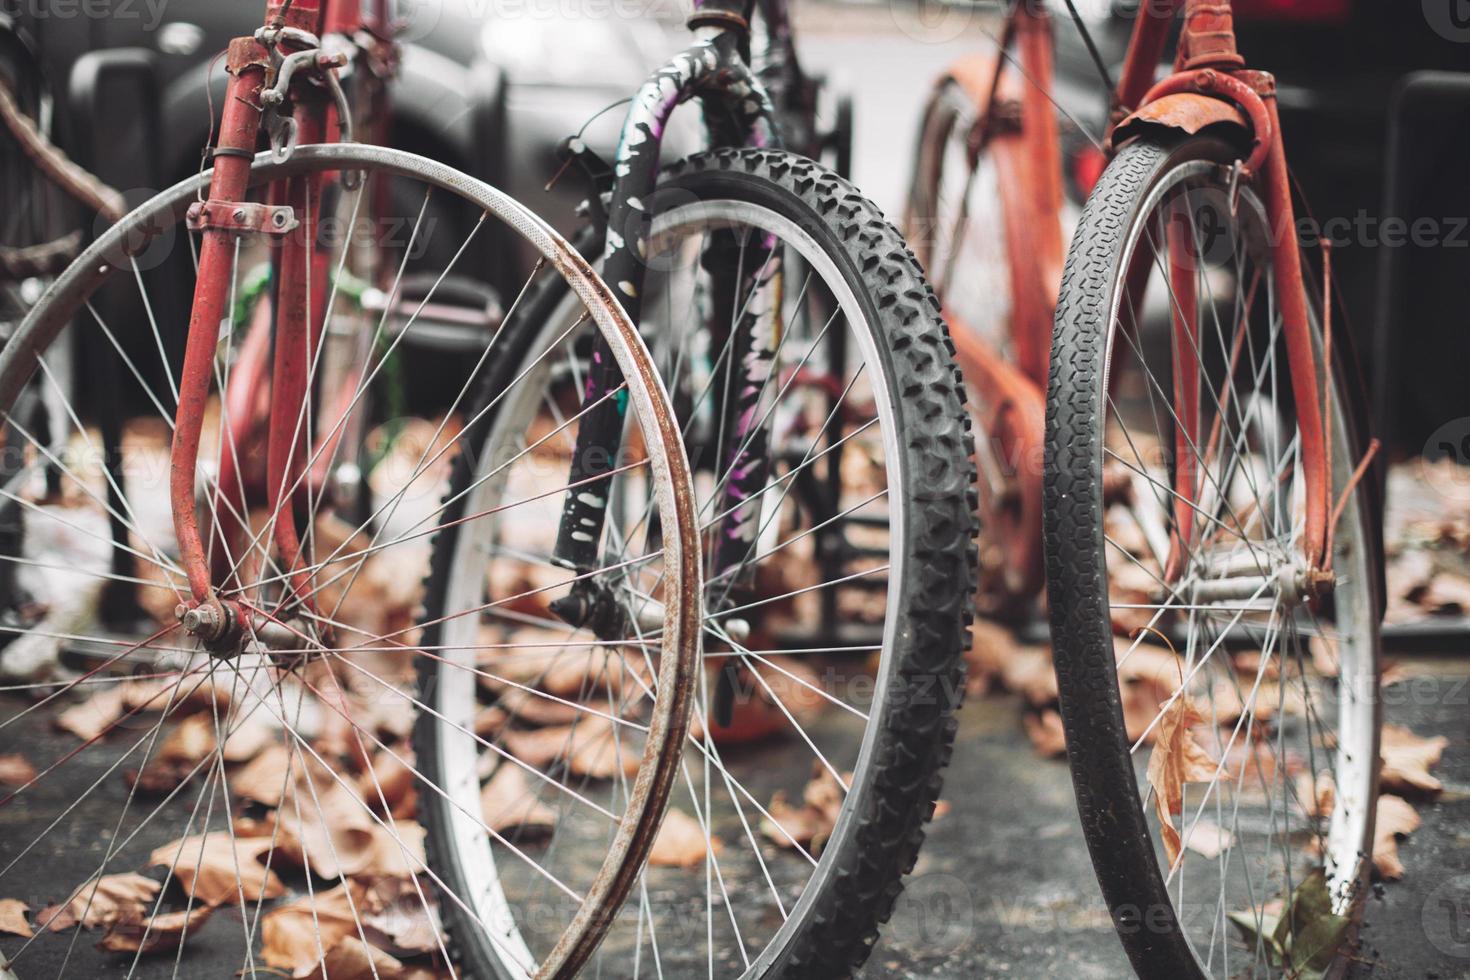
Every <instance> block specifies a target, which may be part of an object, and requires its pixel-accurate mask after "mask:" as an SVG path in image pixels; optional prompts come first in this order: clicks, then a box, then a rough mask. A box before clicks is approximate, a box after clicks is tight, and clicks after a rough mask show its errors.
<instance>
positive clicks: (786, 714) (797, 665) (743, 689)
mask: <svg viewBox="0 0 1470 980" xmlns="http://www.w3.org/2000/svg"><path fill="white" fill-rule="evenodd" d="M783 659H784V658H783ZM734 673H735V676H736V677H737V678H738V680H736V681H735V699H734V703H733V706H732V708H733V710H732V711H731V716H730V724H728V725H718V724H711V725H710V734H711V735H712V736H713V737H714V739H715V741H716V742H718V743H720V744H721V745H734V744H740V743H744V742H753V741H759V740H761V739H765V738H769V737H771V736H772V735H777V734H788V735H789V734H790V733H791V732H792V730H793V729H792V725H791V719H792V718H795V719H796V721H797V722H798V723H799V724H801V725H802V726H803V727H805V726H806V725H807V723H808V722H809V721H810V720H811V719H812V718H814V717H815V716H816V715H817V714H819V713H820V712H821V711H823V710H824V709H825V708H826V707H827V705H828V704H829V703H830V702H828V701H827V699H826V697H824V696H823V688H822V681H821V678H819V677H818V676H817V674H816V672H815V671H813V670H812V669H811V668H810V667H808V666H807V665H806V664H803V663H801V662H800V661H797V660H791V661H790V662H788V663H784V664H782V665H781V668H780V669H779V670H777V669H776V668H774V667H771V666H769V665H766V664H760V663H746V664H744V665H742V666H741V667H740V668H739V669H737V670H736V671H735V672H734ZM718 676H719V668H718V667H716V668H715V671H714V673H713V674H712V675H711V678H710V685H711V688H712V689H713V687H714V685H715V684H716V683H717V681H716V678H717V677H718ZM777 702H779V704H778V703H777ZM711 720H713V719H711Z"/></svg>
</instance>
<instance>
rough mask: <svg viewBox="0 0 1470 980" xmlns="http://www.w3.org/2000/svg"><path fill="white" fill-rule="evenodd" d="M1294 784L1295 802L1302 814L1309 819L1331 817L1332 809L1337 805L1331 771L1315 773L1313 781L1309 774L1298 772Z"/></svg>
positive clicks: (1335, 789)
mask: <svg viewBox="0 0 1470 980" xmlns="http://www.w3.org/2000/svg"><path fill="white" fill-rule="evenodd" d="M1294 782H1295V785H1296V802H1297V803H1298V804H1299V805H1300V806H1301V808H1302V812H1303V813H1305V814H1306V815H1307V816H1309V817H1330V816H1332V808H1333V807H1334V806H1335V805H1336V804H1337V783H1336V781H1335V780H1334V779H1333V778H1332V770H1331V769H1324V770H1322V771H1321V772H1319V773H1317V778H1316V779H1315V780H1314V779H1313V778H1312V774H1311V772H1308V771H1303V772H1299V773H1297V775H1296V779H1295V781H1294Z"/></svg>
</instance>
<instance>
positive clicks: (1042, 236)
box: [946, 0, 1331, 591]
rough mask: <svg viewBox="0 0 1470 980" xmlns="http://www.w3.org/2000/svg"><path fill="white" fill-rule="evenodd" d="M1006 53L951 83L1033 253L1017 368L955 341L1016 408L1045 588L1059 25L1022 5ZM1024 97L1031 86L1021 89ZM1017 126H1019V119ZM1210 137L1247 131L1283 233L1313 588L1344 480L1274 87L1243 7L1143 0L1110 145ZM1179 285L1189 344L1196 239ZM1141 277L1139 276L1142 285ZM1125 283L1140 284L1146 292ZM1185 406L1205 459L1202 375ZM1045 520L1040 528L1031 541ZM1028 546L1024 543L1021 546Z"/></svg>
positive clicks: (998, 398)
mask: <svg viewBox="0 0 1470 980" xmlns="http://www.w3.org/2000/svg"><path fill="white" fill-rule="evenodd" d="M1181 9H1182V11H1183V17H1184V23H1183V25H1182V28H1181V32H1180V37H1179V44H1178V49H1177V53H1176V57H1175V62H1174V70H1173V72H1172V73H1170V74H1169V75H1168V76H1167V77H1165V78H1164V79H1163V80H1161V81H1158V80H1156V78H1157V66H1158V64H1159V62H1160V60H1161V59H1162V58H1163V56H1164V51H1165V48H1166V46H1167V44H1168V39H1169V32H1170V29H1171V27H1172V25H1173V23H1174V19H1175V17H1176V15H1177V14H1178V13H1179V12H1180V10H1181ZM1001 43H1002V48H1003V50H1002V52H1001V54H1000V56H999V57H998V58H997V59H991V58H989V57H985V56H976V57H972V58H967V59H965V60H962V61H961V62H959V63H957V64H955V65H953V66H952V67H951V68H950V69H949V71H948V72H947V75H946V77H948V78H951V79H953V80H955V81H956V82H958V83H959V84H960V85H961V86H962V87H963V88H964V90H965V91H966V92H967V93H968V94H969V95H970V97H971V99H972V100H973V101H974V104H975V105H977V106H981V107H984V111H983V112H982V113H980V114H979V115H978V116H977V122H976V124H975V129H974V130H973V131H972V133H971V134H970V147H971V152H972V154H975V155H978V153H979V151H980V149H982V148H985V149H987V151H988V152H989V153H990V155H991V157H992V158H993V160H994V165H995V169H996V173H997V180H998V182H999V186H1000V194H1001V200H1002V205H1003V211H1004V236H1005V244H1006V250H1007V254H1008V255H1012V256H1026V257H1027V261H1026V262H1024V263H1020V262H1016V263H1011V270H1010V280H1011V297H1012V315H1011V324H1010V340H1011V343H1012V346H1013V348H1014V350H1015V360H1014V362H1011V361H1008V360H1007V359H1006V358H1004V357H1002V356H1001V354H1000V353H999V352H998V351H996V350H994V349H993V348H991V347H990V346H989V345H987V344H986V343H985V342H984V341H983V340H981V339H980V336H979V334H977V332H976V331H974V330H972V329H969V328H967V327H965V326H964V324H962V323H960V322H958V321H956V320H955V318H954V316H953V314H952V313H951V314H947V316H949V317H950V319H951V324H952V327H953V329H952V331H951V332H952V334H953V336H954V339H955V345H956V348H957V351H958V357H959V360H960V363H961V367H962V368H963V370H964V372H965V375H966V378H967V379H968V380H969V381H970V383H972V384H974V385H976V387H977V388H979V389H980V390H981V392H982V395H983V396H984V400H985V401H986V402H987V403H988V404H991V405H998V406H1002V410H1003V412H1004V417H999V418H994V419H987V420H983V421H984V424H985V426H986V430H987V431H986V433H984V435H986V436H988V437H989V438H990V440H991V444H992V445H995V446H996V447H997V448H999V449H1000V450H1001V451H1002V452H1003V453H1004V454H1005V458H1006V459H1007V460H1009V461H1011V462H1012V463H1013V464H1018V465H1016V467H1015V468H1016V471H1017V472H1018V474H1019V476H1020V481H1019V482H1020V486H1019V488H1018V489H1019V491H1020V493H1022V494H1023V495H1024V496H1025V497H1026V498H1031V499H1034V500H1035V501H1037V503H1036V504H1035V506H1034V507H1028V505H1027V503H1026V501H1025V500H1023V501H1021V510H1020V513H1021V515H1022V517H1021V522H1022V523H1023V524H1025V528H1024V530H1025V531H1026V533H1023V534H1020V535H1012V536H1010V540H1011V541H1012V543H1013V550H1020V549H1021V548H1023V547H1024V548H1026V551H1027V553H1026V554H1010V555H1008V562H1009V563H1010V565H1011V567H1013V568H1020V569H1025V570H1027V571H1028V575H1029V579H1028V584H1030V585H1031V586H1032V587H1034V588H1039V587H1040V582H1041V568H1040V552H1041V548H1040V514H1039V511H1040V504H1039V500H1040V486H1039V484H1040V476H1039V472H1037V470H1038V467H1035V466H1030V465H1027V463H1028V462H1029V461H1031V460H1033V459H1039V458H1040V447H1041V443H1042V428H1043V425H1042V418H1043V416H1044V397H1043V392H1044V391H1045V387H1046V383H1047V377H1046V373H1047V364H1048V362H1049V359H1050V343H1051V322H1052V316H1053V313H1054V310H1055V305H1056V297H1057V288H1058V285H1059V283H1060V279H1061V261H1062V254H1063V253H1062V248H1061V226H1060V202H1061V193H1060V183H1059V179H1060V177H1059V175H1060V172H1061V166H1060V162H1059V151H1058V145H1057V143H1058V137H1057V133H1058V127H1057V120H1056V110H1055V108H1054V106H1053V104H1052V101H1051V78H1052V30H1051V22H1050V17H1049V15H1048V14H1047V13H1046V11H1045V10H1044V9H1041V8H1040V7H1038V6H1037V5H1035V4H1030V3H1019V4H1017V5H1016V6H1015V8H1014V9H1013V10H1012V12H1011V14H1010V17H1009V19H1008V21H1007V25H1006V31H1005V37H1004V39H1003V40H1002V42H1001ZM1012 45H1014V46H1015V48H1016V50H1017V56H1018V60H1019V62H1020V65H1021V69H1022V71H1021V74H1022V75H1024V79H1017V78H1016V77H1015V73H1014V72H1007V71H1005V70H1004V62H1005V59H1006V57H1007V55H1006V49H1009V48H1010V47H1011V46H1012ZM1022 85H1024V89H1023V90H1020V91H1018V89H1020V88H1021V86H1022ZM1016 122H1019V125H1016ZM1145 123H1147V124H1153V125H1155V126H1164V127H1166V128H1170V129H1176V130H1183V131H1185V132H1188V133H1196V132H1198V131H1200V130H1201V129H1203V128H1204V127H1205V126H1208V125H1212V124H1217V123H1223V124H1227V125H1229V126H1230V127H1232V128H1234V129H1235V130H1236V131H1237V132H1239V133H1242V134H1244V135H1245V136H1246V137H1247V138H1248V143H1249V147H1250V152H1249V153H1248V155H1247V156H1246V158H1245V159H1244V160H1243V161H1241V163H1240V164H1239V166H1240V175H1241V176H1242V177H1245V178H1248V179H1249V178H1255V179H1256V180H1257V181H1258V185H1259V186H1260V188H1261V190H1262V200H1263V203H1264V206H1265V208H1266V212H1267V217H1268V220H1269V222H1270V227H1271V230H1272V254H1271V262H1272V271H1273V273H1274V276H1275V279H1276V283H1277V292H1278V296H1277V302H1278V304H1279V308H1280V310H1281V315H1282V321H1283V324H1282V330H1283V335H1284V337H1285V341H1286V354H1287V360H1288V365H1289V372H1290V377H1291V384H1292V389H1293V392H1294V395H1295V404H1296V413H1297V422H1298V425H1299V427H1300V431H1301V454H1302V466H1303V471H1304V474H1303V475H1304V478H1305V486H1306V527H1305V532H1304V542H1303V550H1304V554H1303V558H1304V559H1305V562H1306V566H1307V573H1308V578H1309V587H1310V588H1311V589H1312V590H1314V591H1315V590H1320V589H1323V588H1326V587H1329V586H1330V582H1331V556H1330V554H1329V553H1328V547H1329V545H1330V542H1331V532H1330V528H1329V523H1330V511H1331V507H1330V500H1329V496H1330V493H1331V482H1330V475H1329V472H1328V467H1329V460H1328V456H1327V448H1326V447H1327V441H1326V435H1325V431H1324V421H1323V419H1324V406H1323V403H1322V398H1321V393H1320V392H1319V383H1318V374H1317V363H1316V358H1315V354H1314V349H1313V342H1312V337H1311V318H1310V313H1309V309H1310V306H1309V302H1308V298H1307V292H1306V285H1305V282H1304V280H1303V268H1302V261H1301V252H1300V247H1299V242H1298V239H1297V231H1296V218H1295V214H1294V211H1293V205H1292V201H1291V184H1290V178H1289V175H1288V171H1287V165H1286V152H1285V147H1284V145H1283V143H1282V137H1281V124H1280V118H1279V115H1278V112H1277V105H1276V88H1275V80H1274V78H1273V77H1272V76H1271V75H1270V74H1268V73H1266V72H1262V71H1255V70H1251V69H1248V68H1246V66H1245V61H1244V59H1243V58H1242V57H1241V56H1240V54H1239V52H1238V51H1237V50H1236V45H1235V32H1234V24H1233V18H1232V14H1231V5H1230V3H1229V0H1148V2H1146V3H1144V4H1142V5H1141V7H1140V9H1139V12H1138V17H1137V20H1136V21H1135V23H1134V28H1133V34H1132V37H1131V39H1130V41H1129V45H1128V50H1127V54H1126V56H1125V59H1124V63H1123V68H1122V73H1121V75H1120V76H1119V80H1118V84H1117V87H1116V89H1115V90H1114V92H1113V104H1112V112H1111V115H1110V118H1109V124H1108V133H1107V139H1106V141H1105V146H1106V147H1107V149H1108V150H1109V152H1111V150H1112V147H1113V145H1114V142H1115V141H1118V140H1121V139H1123V138H1125V137H1127V136H1129V135H1132V133H1133V132H1135V131H1136V127H1139V126H1140V125H1141V124H1145ZM1169 238H1170V241H1169V247H1170V254H1171V256H1172V258H1171V271H1170V280H1171V287H1172V288H1173V289H1174V291H1175V302H1174V304H1173V307H1174V316H1173V321H1174V322H1173V330H1174V334H1175V345H1174V346H1175V348H1176V350H1189V349H1192V347H1191V345H1192V344H1193V343H1194V340H1195V337H1196V336H1197V333H1198V330H1197V326H1198V324H1197V320H1198V308H1197V307H1198V297H1197V296H1196V295H1195V292H1194V280H1193V277H1192V275H1190V274H1189V273H1188V272H1187V271H1186V270H1187V269H1188V268H1191V267H1192V264H1191V263H1190V262H1189V259H1190V256H1189V255H1188V249H1189V248H1190V247H1191V246H1190V243H1189V242H1188V241H1187V240H1186V237H1184V236H1179V235H1177V234H1171V235H1170V236H1169ZM1130 278H1133V277H1130ZM1125 288H1129V289H1141V288H1142V284H1141V283H1140V284H1137V285H1132V284H1130V285H1127V286H1126V287H1125ZM1174 373H1175V375H1176V378H1179V379H1180V380H1178V381H1176V388H1175V398H1176V400H1177V402H1178V409H1179V411H1178V414H1179V417H1180V420H1181V424H1179V425H1176V431H1175V439H1176V453H1175V458H1176V459H1177V460H1181V461H1183V460H1186V459H1192V458H1193V454H1192V453H1191V452H1187V451H1186V448H1187V447H1189V446H1200V445H1203V443H1202V442H1201V441H1200V437H1201V433H1200V431H1199V428H1200V413H1199V405H1200V390H1199V376H1198V374H1197V373H1195V372H1184V371H1176V372H1174ZM1175 469H1176V471H1175V474H1174V483H1175V491H1176V493H1177V497H1176V501H1175V510H1176V520H1175V522H1174V523H1175V528H1176V529H1175V532H1174V533H1175V536H1176V537H1175V540H1174V541H1172V542H1171V554H1170V556H1169V560H1168V568H1167V569H1166V572H1167V575H1166V578H1168V579H1170V580H1173V579H1174V578H1177V576H1178V575H1179V574H1180V573H1181V572H1182V565H1183V556H1184V554H1185V552H1186V549H1187V546H1188V545H1189V544H1191V542H1190V541H1188V540H1187V539H1185V538H1181V537H1179V536H1180V535H1188V534H1189V533H1190V531H1189V529H1190V528H1191V527H1192V526H1193V523H1194V522H1193V521H1192V520H1190V519H1189V513H1190V511H1191V510H1192V509H1193V507H1194V505H1195V503H1196V502H1197V501H1198V500H1199V496H1200V493H1201V490H1202V487H1201V479H1200V478H1201V474H1200V472H1199V469H1198V467H1194V466H1187V465H1179V466H1176V468H1175ZM1032 525H1034V531H1035V533H1030V531H1031V530H1033V528H1032ZM1015 542H1025V543H1026V544H1015Z"/></svg>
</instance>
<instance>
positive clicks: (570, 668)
mask: <svg viewBox="0 0 1470 980" xmlns="http://www.w3.org/2000/svg"><path fill="white" fill-rule="evenodd" d="M539 686H540V687H542V688H543V689H545V690H547V691H550V692H551V693H552V694H555V695H556V696H558V697H561V698H565V699H566V700H568V701H575V702H577V703H579V704H580V703H582V702H584V701H586V700H587V699H588V697H589V696H590V694H591V692H593V691H605V692H607V693H608V694H609V695H611V696H613V697H619V698H624V699H630V698H637V697H639V696H641V692H642V691H644V690H649V689H652V688H653V687H655V686H656V683H655V681H654V677H653V671H652V669H651V668H650V667H649V666H648V661H647V659H646V658H644V656H643V655H642V654H640V653H634V652H630V651H628V650H625V649H622V648H617V647H602V646H599V647H585V648H584V647H575V646H574V647H568V648H567V650H566V651H565V652H563V653H562V654H561V656H560V657H558V658H556V659H555V660H554V661H553V662H552V664H551V666H550V667H549V668H548V669H547V671H546V675H545V676H544V677H542V678H541V683H540V685H539Z"/></svg>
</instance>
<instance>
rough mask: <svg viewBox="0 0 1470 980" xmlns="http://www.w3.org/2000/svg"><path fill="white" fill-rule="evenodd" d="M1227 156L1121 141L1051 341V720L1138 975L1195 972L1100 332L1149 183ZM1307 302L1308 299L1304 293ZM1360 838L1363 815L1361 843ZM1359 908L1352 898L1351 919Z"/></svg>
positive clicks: (1347, 395) (1358, 438)
mask: <svg viewBox="0 0 1470 980" xmlns="http://www.w3.org/2000/svg"><path fill="white" fill-rule="evenodd" d="M1238 157H1239V153H1238V152H1237V151H1236V150H1235V149H1234V148H1232V147H1231V146H1230V145H1228V144H1226V143H1224V142H1222V141H1220V140H1218V139H1215V138H1211V137H1209V136H1203V137H1192V138H1180V136H1179V135H1178V134H1170V135H1161V136H1150V137H1145V138H1140V139H1139V140H1137V141H1135V142H1133V143H1130V144H1128V145H1127V146H1126V147H1124V148H1123V150H1122V151H1120V152H1119V154H1118V156H1117V157H1116V158H1115V159H1114V160H1113V161H1112V162H1111V163H1109V165H1108V167H1107V169H1106V170H1105V171H1104V172H1103V175H1102V178H1101V180H1100V181H1099V182H1098V185H1097V187H1096V188H1095V189H1094V191H1093V192H1092V195H1091V197H1090V198H1089V199H1088V201H1087V206H1086V208H1085V210H1084V211H1083V213H1082V219H1081V221H1080V223H1079V224H1078V226H1077V230H1076V233H1075V235H1074V237H1073V240H1072V244H1071V247H1070V249H1069V251H1068V254H1067V264H1066V268H1065V271H1064V273H1063V277H1062V286H1061V293H1060V297H1059V300H1058V304H1057V313H1056V322H1055V328H1054V331H1053V334H1052V358H1051V371H1050V379H1049V387H1048V394H1047V412H1046V446H1045V507H1044V532H1045V533H1044V547H1045V551H1046V573H1047V596H1048V603H1049V606H1050V615H1051V639H1052V645H1053V650H1054V660H1055V665H1056V675H1057V684H1058V687H1059V689H1060V699H1061V715H1062V722H1063V726H1064V729H1065V733H1066V742H1067V756H1068V761H1069V764H1070V767H1071V773H1072V784H1073V789H1074V792H1075V794H1076V798H1077V808H1078V812H1079V814H1080V817H1081V821H1082V829H1083V833H1084V835H1085V837H1086V839H1087V845H1088V850H1089V852H1090V854H1091V858H1092V864H1093V870H1094V872H1095V874H1096V877H1097V880H1098V883H1099V885H1100V886H1101V888H1102V892H1103V897H1104V899H1105V901H1106V903H1107V906H1108V910H1109V914H1110V916H1111V917H1112V919H1113V923H1114V926H1115V927H1116V929H1117V932H1118V936H1119V938H1120V939H1121V941H1122V943H1123V947H1124V949H1125V951H1126V952H1127V954H1128V958H1129V960H1130V961H1131V962H1132V964H1133V968H1134V970H1135V971H1136V972H1137V973H1138V975H1139V976H1140V977H1143V978H1146V980H1155V978H1157V980H1186V978H1203V977H1204V974H1203V973H1202V971H1201V970H1200V967H1199V963H1198V961H1197V959H1196V957H1195V955H1194V954H1193V953H1192V952H1191V950H1190V948H1189V946H1188V944H1187V942H1186V940H1185V937H1184V934H1183V932H1182V931H1181V929H1180V926H1179V923H1178V920H1177V918H1176V915H1175V909H1174V905H1173V903H1172V900H1171V898H1170V895H1169V893H1168V890H1167V889H1166V887H1165V884H1164V877H1163V874H1162V872H1161V869H1160V867H1159V863H1158V859H1157V857H1156V854H1155V850H1154V843H1153V833H1152V831H1151V830H1150V828H1149V824H1148V821H1147V818H1146V817H1145V813H1144V808H1143V800H1142V798H1141V796H1140V794H1139V790H1138V777H1137V774H1136V772H1135V769H1134V765H1133V758H1132V755H1131V752H1130V747H1131V745H1132V740H1131V739H1130V738H1129V737H1128V733H1127V727H1126V725H1125V723H1124V718H1123V707H1122V697H1121V692H1120V691H1119V686H1118V673H1117V662H1116V654H1115V651H1114V643H1113V641H1114V637H1113V631H1112V623H1111V615H1110V611H1109V599H1108V595H1109V593H1108V569H1107V562H1106V559H1105V555H1104V536H1103V518H1104V510H1105V507H1104V503H1103V492H1102V489H1103V485H1102V456H1103V452H1102V446H1103V427H1104V424H1105V420H1106V414H1105V412H1104V396H1105V391H1106V388H1107V378H1106V376H1105V372H1106V371H1107V370H1108V361H1107V355H1108V351H1107V344H1108V333H1109V331H1110V329H1111V321H1112V316H1113V305H1112V304H1113V298H1114V294H1115V291H1116V290H1117V289H1119V288H1121V286H1120V279H1121V278H1122V275H1123V272H1122V263H1123V261H1124V260H1125V253H1126V251H1127V248H1128V240H1127V238H1128V233H1129V230H1130V228H1131V227H1132V226H1133V225H1134V223H1135V222H1136V221H1137V220H1138V219H1139V218H1140V215H1139V214H1138V212H1139V211H1140V210H1141V208H1142V207H1143V206H1144V203H1145V201H1146V199H1147V197H1148V195H1149V192H1150V191H1151V189H1152V188H1153V187H1154V186H1155V185H1156V184H1158V182H1160V181H1161V180H1163V179H1165V178H1166V176H1167V175H1168V174H1169V173H1170V171H1172V170H1174V169H1175V168H1176V167H1178V166H1179V165H1181V164H1184V163H1187V162H1190V161H1197V160H1208V161H1214V162H1218V163H1221V164H1228V163H1230V162H1231V161H1233V160H1235V159H1238ZM1309 296H1311V290H1310V289H1309ZM1311 302H1312V303H1313V304H1314V305H1317V304H1318V303H1319V300H1318V299H1317V298H1316V297H1315V296H1312V298H1311ZM1319 322H1320V321H1319ZM1344 360H1348V359H1347V358H1338V359H1337V360H1335V361H1334V365H1333V366H1334V369H1335V370H1334V373H1335V375H1336V377H1335V379H1334V384H1335V386H1336V392H1337V397H1339V398H1340V399H1342V400H1343V414H1344V415H1345V416H1346V418H1347V427H1348V428H1349V429H1351V430H1353V431H1349V432H1346V433H1345V435H1346V437H1347V438H1348V440H1349V442H1350V445H1354V446H1356V447H1358V450H1359V453H1358V455H1355V457H1354V458H1359V457H1360V454H1361V450H1362V448H1363V445H1364V442H1365V440H1364V439H1363V438H1362V431H1363V430H1362V429H1361V427H1360V424H1359V420H1361V419H1363V418H1366V412H1365V411H1364V410H1363V406H1362V405H1361V394H1360V393H1361V391H1362V388H1361V386H1360V385H1359V386H1352V385H1349V384H1345V383H1344V379H1345V378H1346V377H1347V376H1348V375H1349V374H1350V373H1351V371H1352V367H1351V366H1350V365H1345V364H1344V363H1343V361H1344ZM1372 482H1373V481H1372V480H1367V481H1364V482H1362V483H1360V484H1359V486H1358V489H1357V491H1356V492H1357V493H1358V494H1360V503H1361V508H1360V512H1361V513H1362V514H1374V513H1377V510H1376V506H1375V504H1374V503H1373V500H1372V491H1371V488H1370V484H1372ZM1363 538H1364V540H1365V541H1366V542H1367V543H1368V547H1370V548H1376V547H1377V546H1378V545H1377V543H1378V541H1379V540H1380V539H1379V536H1378V535H1376V534H1374V533H1372V529H1371V527H1370V528H1368V533H1365V534H1364V535H1363ZM1381 566H1382V559H1381V551H1379V552H1378V553H1377V554H1376V555H1374V556H1371V557H1370V567H1375V568H1381ZM1375 589H1376V583H1375ZM1370 814H1371V811H1370ZM1371 834H1372V820H1371V815H1370V818H1369V824H1368V836H1369V838H1370V839H1371ZM1365 864H1366V862H1365ZM1361 909H1362V902H1361V901H1359V902H1358V903H1356V907H1355V913H1356V914H1361ZM1348 946H1350V944H1344V948H1343V952H1344V953H1346V952H1348V951H1349V950H1348Z"/></svg>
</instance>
